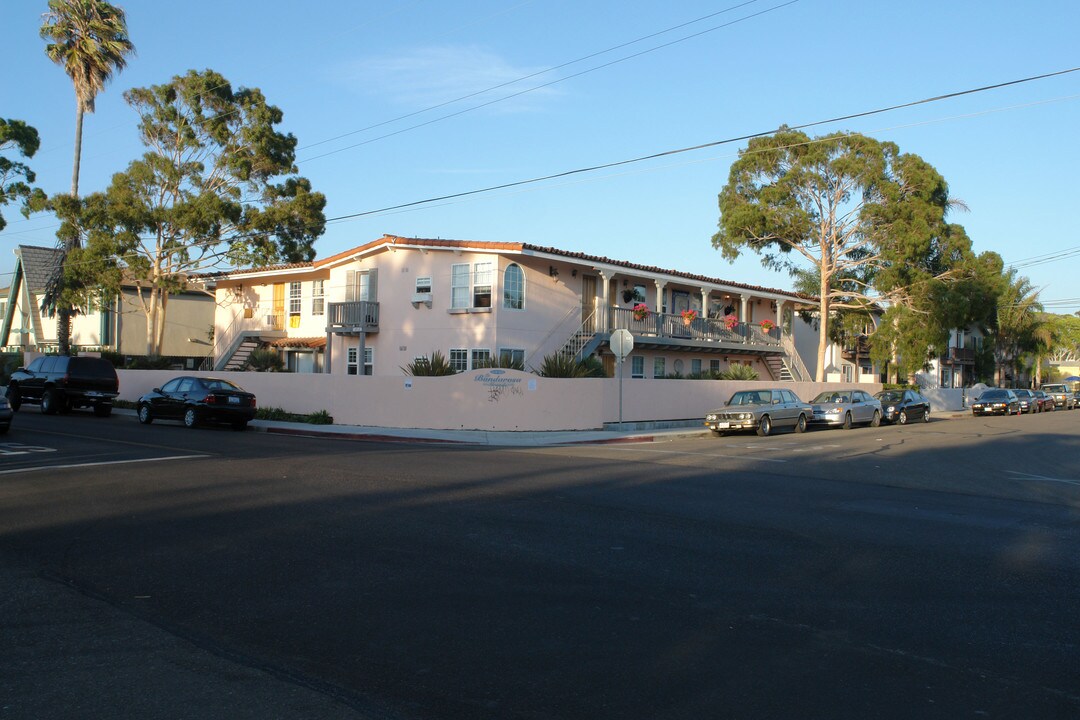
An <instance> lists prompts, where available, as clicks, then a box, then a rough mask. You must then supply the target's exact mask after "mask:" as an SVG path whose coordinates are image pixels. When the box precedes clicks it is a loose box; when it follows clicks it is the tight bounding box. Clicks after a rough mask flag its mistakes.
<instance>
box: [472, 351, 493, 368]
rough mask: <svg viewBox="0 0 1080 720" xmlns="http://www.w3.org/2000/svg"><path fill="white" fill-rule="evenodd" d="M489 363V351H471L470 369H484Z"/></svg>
mask: <svg viewBox="0 0 1080 720" xmlns="http://www.w3.org/2000/svg"><path fill="white" fill-rule="evenodd" d="M490 362H491V350H488V349H484V348H476V349H474V350H473V351H472V368H473V369H474V370H475V369H476V368H480V367H484V366H486V365H487V364H488V363H490Z"/></svg>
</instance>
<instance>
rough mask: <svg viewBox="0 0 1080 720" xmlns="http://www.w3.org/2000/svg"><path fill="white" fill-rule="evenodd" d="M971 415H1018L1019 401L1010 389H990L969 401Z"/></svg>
mask: <svg viewBox="0 0 1080 720" xmlns="http://www.w3.org/2000/svg"><path fill="white" fill-rule="evenodd" d="M971 414H972V415H1019V414H1020V401H1019V400H1018V399H1017V398H1016V393H1014V392H1013V391H1012V390H998V389H990V390H986V391H984V392H983V394H982V395H980V396H979V399H978V400H976V401H975V402H973V403H971Z"/></svg>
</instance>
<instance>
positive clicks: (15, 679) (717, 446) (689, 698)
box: [0, 410, 1080, 719]
mask: <svg viewBox="0 0 1080 720" xmlns="http://www.w3.org/2000/svg"><path fill="white" fill-rule="evenodd" d="M1078 431H1080V413H1077V412H1059V413H1047V414H1044V415H1038V416H1030V417H1027V416H1025V417H1020V418H1012V417H1010V418H985V419H984V418H979V419H974V418H963V419H949V420H935V421H934V422H931V423H929V424H926V425H922V424H919V425H914V426H907V427H882V428H876V429H870V428H859V429H855V430H851V431H842V430H819V431H813V432H810V433H807V434H806V435H796V434H791V433H784V434H777V435H774V436H772V437H769V438H758V437H756V436H733V437H726V438H718V439H714V438H702V439H696V440H680V441H677V442H669V443H656V444H635V445H616V446H610V445H608V446H579V447H558V448H531V449H505V448H492V447H444V446H432V445H408V444H400V443H398V444H379V443H367V442H354V441H340V440H337V441H334V440H323V439H313V438H296V437H283V436H273V435H267V434H262V433H255V432H246V433H234V432H232V431H230V430H228V429H221V430H218V429H200V430H195V431H190V430H187V429H185V428H183V427H181V426H179V425H177V424H162V423H155V424H154V425H153V426H150V427H142V426H139V425H138V424H137V423H136V422H135V420H134V418H130V417H123V416H118V417H113V418H110V419H107V420H106V419H99V418H94V417H92V416H91V415H89V414H80V413H75V414H72V415H70V416H66V417H42V416H40V415H38V414H37V413H36V412H34V411H33V410H30V411H29V412H26V411H24V412H21V413H19V415H18V417H17V418H16V425H15V427H14V428H13V430H12V431H11V433H10V434H9V435H8V436H6V437H4V438H2V440H3V441H4V442H3V443H2V444H0V565H2V566H3V567H4V568H5V569H7V570H8V572H9V575H11V577H14V579H15V580H18V581H19V582H14V583H12V582H8V583H3V584H0V593H2V594H0V608H9V609H10V608H12V607H16V606H17V607H18V608H20V609H21V610H25V609H26V608H27V607H29V608H30V609H31V610H32V609H33V608H34V607H35V603H42V604H44V603H46V602H47V601H48V598H49V597H51V595H50V593H48V592H45V591H43V590H42V587H43V586H42V585H41V582H48V583H52V585H51V586H50V585H46V586H44V587H45V588H46V590H47V588H48V587H55V588H56V593H58V594H60V593H70V594H71V595H72V596H73V597H74V599H71V598H69V599H68V600H65V602H71V603H75V605H76V606H77V607H75V609H74V610H71V612H69V613H68V614H67V615H63V616H62V617H61V618H60V619H58V620H56V621H55V622H54V623H42V624H40V625H39V626H35V627H28V626H27V625H26V624H22V625H19V624H10V623H8V622H5V621H3V617H4V615H3V614H0V622H5V624H6V625H8V627H7V628H6V631H5V634H8V635H9V637H12V636H14V637H17V638H18V639H19V642H18V643H17V648H18V652H17V653H16V657H17V658H18V659H17V660H11V659H9V660H8V661H4V660H3V659H2V657H0V698H2V700H0V718H20V719H21V718H22V717H27V718H29V717H34V718H45V717H105V716H108V717H113V718H121V717H208V716H209V715H207V714H206V713H204V712H200V711H199V710H198V708H199V707H202V705H199V704H196V705H191V702H192V698H193V697H194V698H196V699H199V698H200V695H199V688H200V687H202V686H205V687H213V688H215V690H214V691H213V692H212V693H208V692H207V691H205V690H204V691H203V694H209V695H213V696H216V697H218V698H219V700H220V699H221V698H226V700H227V696H228V695H229V693H228V689H229V688H230V687H231V688H233V689H234V694H237V695H238V697H239V695H242V694H243V693H247V695H248V696H250V697H252V698H255V699H258V700H261V701H262V702H264V703H266V704H267V707H268V708H276V709H277V710H276V711H274V712H272V711H270V710H269V709H267V710H265V711H258V712H251V715H250V716H252V717H274V716H280V717H358V718H366V717H372V718H375V717H379V718H409V719H414V718H415V719H427V718H432V719H434V718H438V719H453V718H462V719H464V718H481V719H483V718H493V719H494V718H523V719H524V718H528V719H533V718H566V719H570V718H582V719H585V718H588V719H595V718H650V719H652V718H695V719H698V718H711V717H730V718H780V717H783V718H791V717H799V718H868V717H874V718H912V717H919V718H963V717H976V718H986V717H990V718H1005V717H1008V718H1015V717H1025V718H1075V717H1077V716H1080V645H1078V643H1080V639H1078V638H1080V559H1078V553H1077V551H1078V549H1080V524H1078V515H1077V513H1078V510H1080V459H1078V458H1080V453H1078V451H1080V434H1078ZM12 568H14V570H12ZM31 580H36V581H38V582H37V584H33V583H31V582H30V581H31ZM31 585H32V587H31ZM20 593H22V594H20ZM28 593H32V594H33V599H32V600H27V599H26V597H24V596H25V595H26V594H28ZM58 596H59V595H58ZM63 597H68V596H66V595H64V596H63ZM99 606H104V607H106V608H107V609H108V610H109V611H110V613H111V615H110V618H111V622H114V623H115V622H116V620H117V616H119V617H120V618H122V619H128V620H130V622H131V623H132V625H133V629H131V630H130V632H129V634H127V635H125V634H124V633H120V634H119V635H117V637H118V638H119V639H118V640H117V644H122V645H124V647H128V644H135V646H136V650H138V649H139V647H140V646H139V643H146V644H147V645H148V646H151V645H152V648H153V649H154V652H155V654H154V657H156V658H160V657H164V656H162V655H159V654H157V649H159V648H160V647H162V646H164V645H167V644H168V643H169V642H170V641H175V642H178V643H180V644H181V645H183V646H184V648H187V649H188V650H190V651H191V652H192V653H193V654H192V656H191V657H190V658H188V659H186V660H176V659H175V656H172V655H169V656H168V657H170V658H174V659H172V660H170V661H169V662H170V664H168V665H166V666H164V674H166V675H167V674H168V673H170V672H175V673H177V675H178V677H183V678H184V682H183V683H166V682H161V681H159V684H158V685H157V686H153V687H154V688H156V689H154V690H153V692H157V693H161V694H162V695H163V696H165V698H164V700H163V702H162V703H160V704H158V705H156V706H154V710H153V712H148V711H147V709H146V703H145V702H142V703H140V702H137V701H136V700H138V699H139V694H138V693H136V692H134V690H133V685H132V684H131V683H129V682H128V681H127V678H128V675H129V674H130V675H132V676H134V675H135V674H137V668H135V667H133V666H128V665H122V666H115V665H113V664H111V663H110V662H109V661H108V658H109V657H112V656H111V655H108V654H104V655H103V654H101V653H99V652H98V650H97V647H96V646H95V642H100V637H101V635H100V633H99V631H98V628H97V626H96V625H95V622H96V620H95V618H96V617H97V615H96V614H95V611H94V608H96V607H99ZM20 617H22V616H20ZM26 617H32V613H31V614H30V615H27V616H26ZM72 617H79V618H82V622H81V624H79V625H77V626H76V627H77V628H78V631H77V634H76V637H78V638H81V640H79V641H77V642H72V641H70V640H68V641H66V643H64V644H61V643H51V642H49V638H51V637H61V636H63V637H66V638H70V637H72V625H71V618H72ZM87 618H89V619H87ZM104 622H105V621H104V620H102V623H104ZM140 628H141V629H140ZM110 632H112V631H111V630H110ZM151 632H153V633H154V635H153V643H151V642H150V641H149V640H147V639H146V638H147V637H148V634H149V633H151ZM38 637H40V638H41V640H40V641H35V638H38ZM110 637H111V636H110ZM124 638H127V639H126V640H125V639H124ZM129 649H130V648H129ZM196 655H198V658H201V659H197V658H196ZM8 657H9V658H10V657H11V656H10V655H9V656H8ZM206 658H210V660H207V659H206ZM185 673H186V674H185ZM255 676H257V677H255ZM95 678H97V679H98V682H97V683H96V684H95V680H94V679H95ZM106 678H107V679H108V681H106V680H105V679H106ZM69 681H71V684H70V687H71V688H72V689H71V690H70V692H67V693H65V691H64V690H63V688H64V683H66V682H69ZM133 682H134V681H132V683H133ZM87 687H92V688H93V691H92V693H91V694H93V696H94V697H93V701H92V702H88V703H84V705H78V704H77V703H76V702H75V700H74V699H72V698H71V697H69V696H70V695H72V694H76V693H81V694H82V695H84V696H85V695H86V694H87V693H88V692H91V691H88V690H86V689H85V688H87ZM217 688H222V690H221V691H220V692H218V690H217ZM170 693H175V694H177V695H178V697H176V698H175V700H173V699H172V698H168V697H167V696H168V695H169V694H170ZM43 698H46V699H44V700H43ZM212 699H213V698H202V699H199V702H200V703H202V702H205V703H210V702H211V701H212ZM233 699H234V700H236V704H237V706H238V707H241V706H243V705H244V703H243V702H240V701H239V700H237V698H233ZM226 700H221V701H222V702H226ZM185 702H186V703H188V704H187V705H185ZM289 703H293V705H289ZM188 707H194V708H196V709H192V710H188V711H186V712H185V711H183V710H182V709H183V708H188ZM170 709H171V712H170ZM154 712H156V713H158V714H156V715H155V714H154ZM275 712H276V714H275ZM233 716H235V717H240V716H242V713H240V712H237V713H236V714H233Z"/></svg>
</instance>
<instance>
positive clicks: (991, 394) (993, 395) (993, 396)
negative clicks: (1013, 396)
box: [979, 390, 1009, 402]
mask: <svg viewBox="0 0 1080 720" xmlns="http://www.w3.org/2000/svg"><path fill="white" fill-rule="evenodd" d="M1008 397H1009V396H1008V395H1006V394H1005V391H1004V390H989V391H987V392H984V393H983V394H982V397H981V398H979V400H980V401H981V402H985V401H987V400H1005V399H1006V398H1008Z"/></svg>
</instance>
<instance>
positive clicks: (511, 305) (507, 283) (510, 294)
mask: <svg viewBox="0 0 1080 720" xmlns="http://www.w3.org/2000/svg"><path fill="white" fill-rule="evenodd" d="M503 307H504V308H508V309H510V310H522V309H524V308H525V273H524V272H522V270H521V266H520V265H518V264H516V263H514V264H511V265H508V266H507V268H506V271H505V272H504V273H503Z"/></svg>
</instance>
